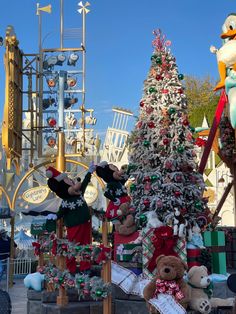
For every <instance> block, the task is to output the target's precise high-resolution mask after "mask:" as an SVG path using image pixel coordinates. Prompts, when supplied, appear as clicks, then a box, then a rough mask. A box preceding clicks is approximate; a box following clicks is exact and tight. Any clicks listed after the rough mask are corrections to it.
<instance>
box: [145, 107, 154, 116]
mask: <svg viewBox="0 0 236 314" xmlns="http://www.w3.org/2000/svg"><path fill="white" fill-rule="evenodd" d="M152 112H153V108H152V107H151V106H148V107H147V108H146V113H148V114H150V113H152Z"/></svg>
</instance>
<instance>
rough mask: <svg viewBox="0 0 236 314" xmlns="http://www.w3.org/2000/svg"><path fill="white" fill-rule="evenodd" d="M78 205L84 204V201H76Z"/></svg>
mask: <svg viewBox="0 0 236 314" xmlns="http://www.w3.org/2000/svg"><path fill="white" fill-rule="evenodd" d="M76 205H78V206H79V207H80V206H82V205H83V201H82V200H81V199H79V200H77V201H76Z"/></svg>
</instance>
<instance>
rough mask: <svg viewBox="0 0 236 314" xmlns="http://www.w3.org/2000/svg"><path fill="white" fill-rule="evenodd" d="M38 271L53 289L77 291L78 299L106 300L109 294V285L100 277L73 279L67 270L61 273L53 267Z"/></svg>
mask: <svg viewBox="0 0 236 314" xmlns="http://www.w3.org/2000/svg"><path fill="white" fill-rule="evenodd" d="M38 271H39V272H40V273H42V274H44V275H45V277H44V278H45V281H46V282H47V283H49V284H52V285H53V287H54V288H55V289H59V288H60V287H63V288H65V289H70V288H76V289H78V294H79V299H88V298H92V299H93V300H95V301H98V300H101V299H104V298H107V297H108V295H109V294H110V293H111V284H110V283H104V281H103V280H102V279H101V278H100V277H96V276H94V277H91V278H90V277H89V276H88V275H84V274H83V275H80V274H77V275H76V276H75V277H73V276H72V275H71V274H70V273H69V272H68V271H67V270H64V271H61V270H59V269H58V268H57V267H55V266H54V265H49V266H44V267H40V268H39V269H38Z"/></svg>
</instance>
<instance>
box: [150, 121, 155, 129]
mask: <svg viewBox="0 0 236 314" xmlns="http://www.w3.org/2000/svg"><path fill="white" fill-rule="evenodd" d="M148 127H149V128H150V129H153V128H155V123H154V122H153V121H150V122H148Z"/></svg>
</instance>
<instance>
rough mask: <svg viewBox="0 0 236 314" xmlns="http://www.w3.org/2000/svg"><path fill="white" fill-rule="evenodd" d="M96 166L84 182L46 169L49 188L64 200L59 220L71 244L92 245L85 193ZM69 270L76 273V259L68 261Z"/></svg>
mask: <svg viewBox="0 0 236 314" xmlns="http://www.w3.org/2000/svg"><path fill="white" fill-rule="evenodd" d="M95 168H96V166H95V165H94V164H91V165H90V166H89V169H88V172H87V174H86V175H85V177H84V179H83V181H82V182H81V179H80V178H78V179H77V181H74V180H72V179H70V178H69V177H68V176H67V174H66V173H61V172H59V171H58V170H56V169H55V168H53V167H48V168H47V169H46V176H47V177H48V178H49V179H48V182H47V184H48V187H49V188H50V190H51V191H53V192H54V193H55V194H56V195H57V196H58V197H60V198H61V199H62V202H61V205H60V207H59V211H58V212H57V218H58V219H60V218H63V222H64V224H65V226H66V229H67V238H68V240H69V241H70V242H74V243H77V244H80V245H85V244H90V243H91V216H90V211H89V208H88V205H87V203H86V201H85V199H84V192H85V190H86V187H87V186H88V184H89V182H90V179H91V176H92V173H93V172H94V171H95ZM67 268H68V269H69V271H70V272H71V273H74V272H75V271H76V262H75V258H74V257H72V258H71V259H67Z"/></svg>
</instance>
